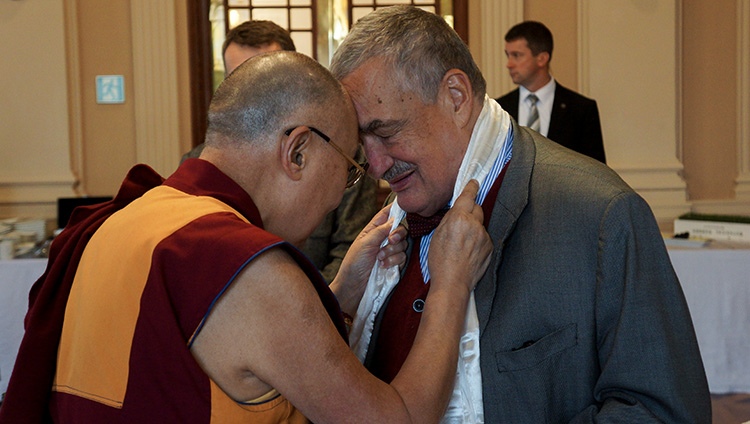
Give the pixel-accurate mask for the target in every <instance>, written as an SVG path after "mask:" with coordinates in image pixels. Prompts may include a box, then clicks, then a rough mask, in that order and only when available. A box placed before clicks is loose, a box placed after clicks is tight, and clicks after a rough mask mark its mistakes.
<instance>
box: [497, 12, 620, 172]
mask: <svg viewBox="0 0 750 424" xmlns="http://www.w3.org/2000/svg"><path fill="white" fill-rule="evenodd" d="M505 42H506V43H505V54H506V56H507V57H508V64H507V68H508V70H509V72H510V76H511V78H512V79H513V82H514V83H516V84H518V85H519V86H520V88H517V89H515V90H513V91H511V92H510V93H508V94H506V95H504V96H502V97H500V98H498V99H496V100H497V102H498V103H500V106H502V108H503V109H505V110H506V111H507V112H508V113H510V115H511V116H512V117H513V118H515V119H516V120H517V121H518V122H519V123H521V124H522V125H526V126H528V127H531V128H532V129H534V130H536V131H538V132H539V133H541V134H542V135H544V136H547V138H549V139H551V140H553V141H555V142H557V143H559V144H561V145H563V146H565V147H567V148H569V149H571V150H575V151H576V152H579V153H582V154H584V155H586V156H590V157H592V158H594V159H596V160H598V161H600V162H602V163H605V162H606V161H605V156H604V142H603V139H602V128H601V123H600V122H599V109H598V108H597V106H596V101H594V100H592V99H589V98H587V97H584V96H582V95H580V94H578V93H576V92H574V91H572V90H570V89H567V88H565V87H563V86H562V85H560V84H559V83H557V82H556V81H555V79H554V78H553V77H552V75H550V73H549V63H550V61H551V59H552V49H553V39H552V33H551V32H550V31H549V29H547V27H546V26H544V24H542V23H539V22H534V21H526V22H522V23H520V24H518V25H516V26H514V27H513V28H511V29H510V30H509V31H508V33H507V34H506V35H505ZM529 95H533V96H536V98H537V101H536V104H535V105H532V104H531V102H532V101H531V99H530V98H528V96H529ZM535 109H536V111H537V113H536V114H535V113H534V112H533V110H535ZM519 112H520V113H519ZM537 117H538V119H537ZM529 118H535V120H536V122H533V121H530V120H529Z"/></svg>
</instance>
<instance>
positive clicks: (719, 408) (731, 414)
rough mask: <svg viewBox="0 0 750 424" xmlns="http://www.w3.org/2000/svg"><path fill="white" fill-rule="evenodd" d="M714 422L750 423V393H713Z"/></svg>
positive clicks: (727, 423)
mask: <svg viewBox="0 0 750 424" xmlns="http://www.w3.org/2000/svg"><path fill="white" fill-rule="evenodd" d="M711 408H712V409H713V414H712V415H713V424H741V423H750V394H749V393H737V394H729V395H711Z"/></svg>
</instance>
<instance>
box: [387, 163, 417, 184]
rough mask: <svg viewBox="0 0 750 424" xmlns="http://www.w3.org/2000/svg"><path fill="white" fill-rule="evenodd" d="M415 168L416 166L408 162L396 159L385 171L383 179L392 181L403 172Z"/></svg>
mask: <svg viewBox="0 0 750 424" xmlns="http://www.w3.org/2000/svg"><path fill="white" fill-rule="evenodd" d="M414 168H416V167H415V166H414V165H412V164H410V163H408V162H402V161H396V163H394V164H393V166H391V167H390V168H388V170H387V171H385V173H384V174H383V179H384V180H386V181H390V180H392V179H393V178H396V177H397V176H399V175H401V174H403V173H406V172H409V171H411V170H412V169H414Z"/></svg>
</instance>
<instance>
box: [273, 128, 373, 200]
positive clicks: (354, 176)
mask: <svg viewBox="0 0 750 424" xmlns="http://www.w3.org/2000/svg"><path fill="white" fill-rule="evenodd" d="M306 127H307V128H308V129H309V130H310V131H312V132H313V133H315V134H317V135H318V137H320V138H322V139H323V140H324V141H325V142H326V143H327V144H328V145H329V146H331V147H333V149H334V150H336V151H337V152H338V153H339V154H340V155H341V156H343V157H344V159H346V160H347V162H349V163H350V164H351V166H349V169H348V172H349V174H348V175H347V176H346V188H350V187H353V186H354V185H355V184H357V183H358V182H359V181H360V180H361V179H362V177H364V176H365V175H367V169H368V168H369V167H370V164H369V163H367V162H365V163H364V164H359V163H357V161H356V160H354V159H353V158H351V157H350V156H349V155H347V154H346V153H344V151H343V150H341V147H339V146H337V145H336V143H334V142H333V141H331V137H328V136H327V135H326V134H325V133H324V132H323V131H321V130H319V129H317V128H315V127H311V126H307V125H306ZM297 128H299V126H297V127H293V128H289V129H288V130H286V131H284V135H286V136H287V137H289V135H290V134H291V133H292V131H294V130H296V129H297Z"/></svg>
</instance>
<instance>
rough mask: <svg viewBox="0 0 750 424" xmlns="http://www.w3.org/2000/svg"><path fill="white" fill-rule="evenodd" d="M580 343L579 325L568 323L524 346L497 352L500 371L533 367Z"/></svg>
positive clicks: (496, 360)
mask: <svg viewBox="0 0 750 424" xmlns="http://www.w3.org/2000/svg"><path fill="white" fill-rule="evenodd" d="M576 344H578V326H577V324H576V323H572V324H568V325H566V326H564V327H562V328H560V329H558V330H555V331H554V332H552V333H550V334H547V335H546V336H544V337H542V338H540V339H538V340H536V341H533V342H532V341H529V342H526V343H524V347H522V348H520V349H517V350H512V351H510V352H507V351H506V352H495V362H496V364H497V370H498V372H501V373H503V372H509V371H519V370H524V369H528V368H533V367H535V366H537V365H538V364H540V363H542V362H544V361H545V360H547V359H548V358H551V357H552V356H555V355H557V354H558V353H560V352H562V351H564V350H566V349H569V348H571V347H574V346H575V345H576Z"/></svg>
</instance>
